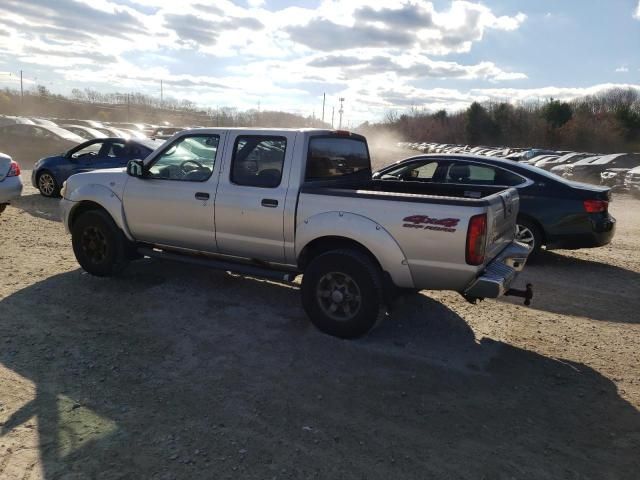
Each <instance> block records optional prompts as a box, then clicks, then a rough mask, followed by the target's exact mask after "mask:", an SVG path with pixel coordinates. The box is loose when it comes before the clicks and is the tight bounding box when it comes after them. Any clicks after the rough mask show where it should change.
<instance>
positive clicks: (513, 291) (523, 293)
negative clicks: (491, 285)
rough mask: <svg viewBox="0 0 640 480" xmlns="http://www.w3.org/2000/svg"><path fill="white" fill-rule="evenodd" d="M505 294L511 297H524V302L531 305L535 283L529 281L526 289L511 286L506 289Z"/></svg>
mask: <svg viewBox="0 0 640 480" xmlns="http://www.w3.org/2000/svg"><path fill="white" fill-rule="evenodd" d="M505 295H506V296H509V297H520V298H524V304H525V305H526V306H527V307H528V306H529V305H531V299H532V298H533V285H531V284H530V283H527V286H526V288H525V289H524V290H518V289H517V288H510V289H509V290H507V291H506V293H505Z"/></svg>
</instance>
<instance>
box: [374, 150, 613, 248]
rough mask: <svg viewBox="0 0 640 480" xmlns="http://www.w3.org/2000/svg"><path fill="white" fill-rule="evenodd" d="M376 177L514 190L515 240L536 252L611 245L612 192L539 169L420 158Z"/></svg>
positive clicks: (467, 158) (493, 161)
mask: <svg viewBox="0 0 640 480" xmlns="http://www.w3.org/2000/svg"><path fill="white" fill-rule="evenodd" d="M373 178H374V179H379V180H395V181H398V180H400V181H410V182H426V183H455V184H462V185H469V187H470V188H469V192H468V194H469V195H470V196H473V194H474V191H473V186H481V185H500V186H508V187H515V188H516V189H517V190H518V193H519V194H520V213H519V215H518V219H517V222H516V228H517V231H516V238H517V239H518V240H519V241H521V242H523V243H526V244H528V245H529V246H530V247H532V248H533V252H532V255H534V254H536V253H537V252H538V251H539V250H540V247H542V246H545V247H546V248H547V250H551V249H557V248H559V249H575V248H590V247H600V246H602V245H606V244H608V243H609V242H611V239H612V238H613V235H614V233H615V219H614V218H613V217H612V216H611V215H610V214H609V201H610V196H611V192H610V190H611V189H610V188H604V187H600V186H595V185H587V184H584V183H578V182H570V181H568V180H565V179H564V178H561V177H558V176H557V175H554V174H552V173H549V172H547V171H545V170H542V169H540V168H536V167H533V166H530V165H526V164H522V163H518V162H513V161H510V160H503V159H499V158H492V157H478V156H472V155H421V156H418V157H412V158H408V159H406V160H402V161H400V162H397V163H395V164H393V165H389V166H388V167H385V168H383V169H381V170H379V171H378V172H376V173H374V174H373Z"/></svg>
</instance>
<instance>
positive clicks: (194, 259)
mask: <svg viewBox="0 0 640 480" xmlns="http://www.w3.org/2000/svg"><path fill="white" fill-rule="evenodd" d="M138 253H140V255H144V256H145V257H151V258H157V259H160V260H170V261H176V262H182V263H190V264H192V265H199V266H202V267H207V268H213V269H215V270H223V271H226V272H233V273H238V274H240V275H247V276H249V277H259V278H267V279H270V280H277V281H279V282H293V281H294V280H295V278H296V277H297V276H298V275H299V274H298V273H296V272H283V271H280V270H272V269H270V268H264V267H258V266H255V265H245V264H243V263H235V262H225V261H224V260H218V259H215V258H208V257H205V256H192V255H185V254H180V253H174V252H167V251H165V250H156V249H153V248H148V247H140V248H138Z"/></svg>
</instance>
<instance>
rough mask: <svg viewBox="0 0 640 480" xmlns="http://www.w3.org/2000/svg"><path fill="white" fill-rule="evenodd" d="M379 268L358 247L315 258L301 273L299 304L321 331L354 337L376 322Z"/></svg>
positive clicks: (379, 283)
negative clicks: (300, 297) (302, 274)
mask: <svg viewBox="0 0 640 480" xmlns="http://www.w3.org/2000/svg"><path fill="white" fill-rule="evenodd" d="M382 298H383V295H382V280H381V274H380V269H379V268H378V266H377V265H375V264H374V262H373V261H372V260H371V259H370V258H369V257H368V256H367V255H365V254H364V253H362V252H359V251H357V250H333V251H329V252H326V253H323V254H321V255H319V256H317V257H316V258H314V259H313V260H312V261H311V263H310V264H309V266H308V267H307V268H306V269H305V272H304V276H303V277H302V305H303V307H304V309H305V311H306V313H307V315H308V316H309V318H310V319H311V321H312V322H313V324H314V325H315V326H316V327H317V328H318V329H319V330H321V331H322V332H324V333H327V334H329V335H333V336H335V337H340V338H356V337H360V336H362V335H364V334H365V333H367V332H368V331H369V330H371V328H373V326H374V325H375V324H376V322H377V320H378V318H379V316H380V313H381V307H382Z"/></svg>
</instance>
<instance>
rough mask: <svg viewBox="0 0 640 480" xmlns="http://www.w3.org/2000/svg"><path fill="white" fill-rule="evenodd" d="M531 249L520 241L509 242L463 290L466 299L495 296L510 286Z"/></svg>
mask: <svg viewBox="0 0 640 480" xmlns="http://www.w3.org/2000/svg"><path fill="white" fill-rule="evenodd" d="M529 253H531V249H530V248H529V247H528V246H527V245H525V244H524V243H520V242H515V241H514V242H511V244H510V245H509V246H508V247H507V248H505V249H504V250H503V251H502V252H501V253H500V254H499V255H498V256H497V257H496V258H495V259H493V261H492V262H491V263H489V264H488V265H487V267H486V268H485V269H484V271H483V272H482V274H481V275H480V276H479V277H478V278H476V280H475V281H474V282H473V283H472V284H471V285H470V286H469V287H468V288H467V289H466V290H465V291H464V292H463V295H464V296H465V297H466V298H467V299H476V298H497V297H500V296H502V295H504V294H505V293H507V291H508V290H509V289H510V288H511V285H512V284H513V282H514V280H515V279H516V277H517V276H518V273H520V272H521V271H522V269H523V268H524V265H525V263H526V262H527V257H528V256H529Z"/></svg>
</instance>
